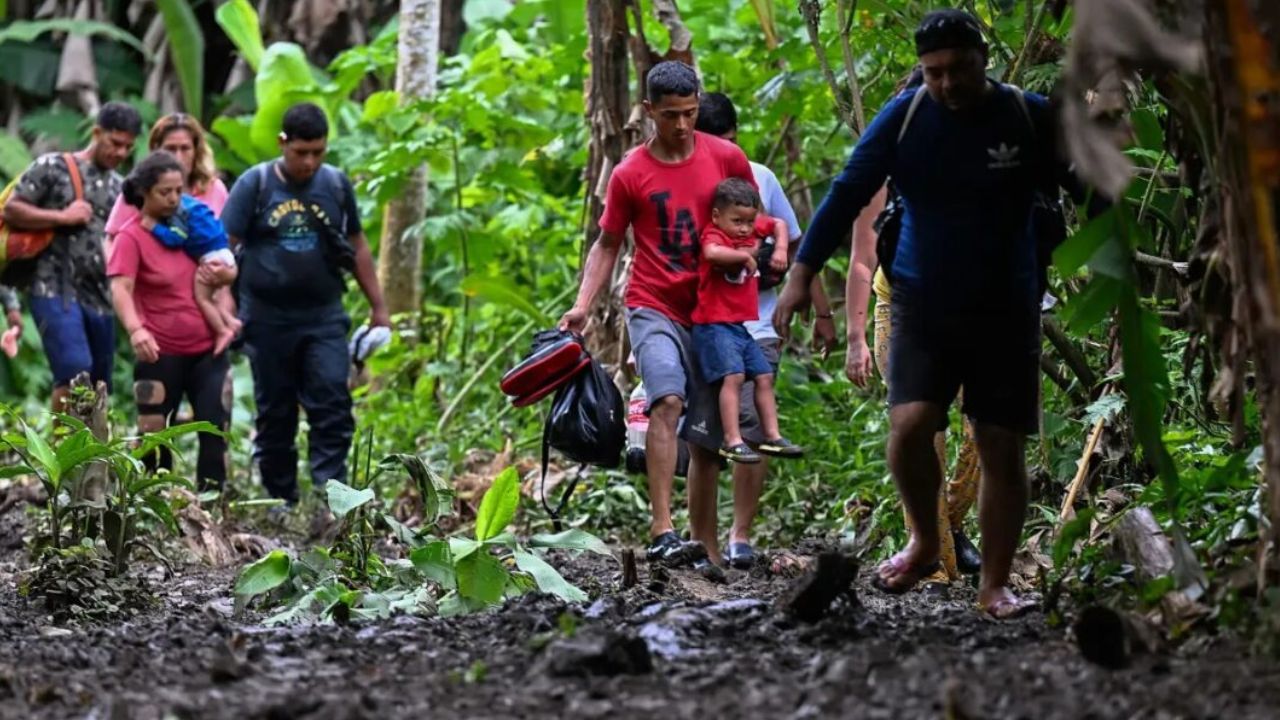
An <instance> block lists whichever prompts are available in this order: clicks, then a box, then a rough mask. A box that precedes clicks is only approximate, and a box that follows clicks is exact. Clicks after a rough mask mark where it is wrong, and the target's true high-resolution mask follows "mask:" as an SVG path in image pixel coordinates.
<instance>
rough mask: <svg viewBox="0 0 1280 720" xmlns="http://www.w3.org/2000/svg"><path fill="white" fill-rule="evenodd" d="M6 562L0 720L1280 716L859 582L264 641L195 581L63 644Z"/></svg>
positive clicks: (1276, 673) (964, 611)
mask: <svg viewBox="0 0 1280 720" xmlns="http://www.w3.org/2000/svg"><path fill="white" fill-rule="evenodd" d="M4 520H6V519H5V518H0V539H9V537H10V535H11V533H7V532H5V530H6V527H5V526H4V525H5V523H4V522H3V521H4ZM12 552H13V549H12V548H9V549H8V552H6V553H5V554H4V559H3V560H0V718H5V719H7V718H101V719H104V720H105V719H108V718H109V719H111V720H117V719H121V720H123V719H131V720H133V719H137V720H150V719H152V718H154V719H156V720H159V719H161V718H170V717H173V718H235V719H236V720H247V719H252V718H272V719H275V718H331V719H334V720H337V719H346V718H391V717H466V718H535V717H548V718H550V717H557V718H558V717H572V718H595V717H599V718H631V717H637V718H640V717H662V718H691V719H696V720H707V719H708V718H720V717H780V718H810V717H852V718H1035V719H1037V720H1038V719H1040V718H1211V717H1230V718H1273V717H1276V710H1275V708H1280V665H1276V664H1271V663H1267V662H1264V661H1261V660H1258V659H1251V658H1247V657H1245V656H1244V654H1243V653H1241V652H1239V651H1238V649H1236V648H1235V647H1234V646H1232V645H1231V644H1230V643H1227V642H1225V641H1221V642H1220V643H1217V644H1215V643H1212V642H1208V643H1200V644H1198V645H1197V647H1196V648H1195V650H1194V651H1192V652H1190V653H1189V654H1188V655H1186V656H1178V655H1173V656H1163V657H1143V658H1139V659H1138V660H1137V662H1136V663H1135V664H1134V665H1133V666H1132V667H1131V668H1129V669H1126V670H1122V671H1117V672H1110V671H1106V670H1103V669H1101V668H1098V667H1096V666H1093V665H1090V664H1089V663H1087V662H1086V661H1084V660H1083V659H1082V658H1081V657H1080V655H1079V653H1078V652H1077V651H1076V650H1075V648H1074V647H1073V646H1072V645H1070V644H1069V643H1068V642H1067V641H1066V640H1065V633H1064V631H1062V630H1055V629H1051V628H1048V627H1046V625H1045V624H1044V620H1043V618H1042V617H1040V616H1031V617H1028V618H1025V619H1022V620H1019V621H1016V622H1009V623H995V622H992V621H987V620H984V619H983V618H981V617H979V616H978V615H977V614H976V613H975V612H973V611H972V610H971V609H970V603H971V601H972V598H971V596H970V595H968V594H966V593H965V592H958V593H954V597H952V598H951V599H937V598H931V597H927V596H924V595H920V594H915V595H910V596H907V597H905V598H886V597H884V596H882V595H879V594H877V593H876V592H875V591H873V590H870V589H869V588H867V586H866V583H865V577H863V578H861V579H860V580H859V582H858V583H857V586H856V588H857V592H858V595H859V600H858V601H854V602H849V601H845V600H841V601H839V603H838V604H837V606H836V608H835V611H834V612H833V613H832V614H831V615H830V616H829V617H827V618H826V619H824V620H822V621H820V622H818V623H816V624H813V625H804V624H799V623H796V622H795V621H792V620H790V619H788V618H786V617H784V616H783V615H780V614H778V613H777V612H775V611H774V610H773V606H772V601H773V600H774V599H775V598H776V596H777V595H778V594H779V593H781V592H782V591H784V590H785V589H786V587H787V585H788V582H789V581H786V580H782V579H776V578H770V577H768V576H767V575H764V574H759V575H756V576H752V575H747V574H743V573H734V574H731V575H730V578H729V583H728V584H725V585H715V584H712V583H708V582H707V581H705V580H703V579H702V578H700V577H697V576H692V575H688V574H683V573H673V574H671V575H670V577H668V578H667V579H666V581H665V582H659V581H660V580H661V578H657V577H653V576H650V574H649V572H648V568H646V567H644V566H643V564H642V565H641V569H640V575H641V583H640V585H639V586H637V587H635V588H632V589H631V590H628V591H626V592H622V593H612V592H606V593H604V594H603V595H602V596H601V598H600V599H599V600H597V601H596V602H595V603H594V604H592V605H590V606H588V607H583V608H568V607H566V606H565V605H564V604H562V603H560V602H558V601H556V600H553V599H550V598H546V597H532V596H530V597H525V598H522V599H520V600H517V601H513V602H510V603H508V604H507V605H506V606H505V607H504V608H502V609H501V610H500V611H498V612H494V613H490V614H484V615H478V616H471V617H464V618H454V619H440V618H432V619H422V618H412V617H402V618H398V619H395V620H391V621H387V622H383V623H378V624H372V625H365V626H361V627H336V626H309V627H287V628H263V627H261V626H258V625H255V624H254V623H253V622H252V620H253V618H245V619H236V618H233V617H232V615H231V601H230V598H229V587H230V584H231V573H229V572H210V571H207V570H201V569H199V568H188V569H186V570H185V571H183V572H181V573H180V574H179V575H178V577H176V578H174V579H171V580H168V581H164V580H162V579H161V580H158V581H157V582H156V586H157V588H158V589H159V590H160V593H161V596H162V604H161V606H160V607H159V608H158V609H155V610H152V611H149V612H146V613H144V614H142V615H141V616H139V617H137V618H135V619H133V620H131V621H129V622H125V623H120V624H117V625H114V626H107V627H94V628H89V629H63V628H51V627H49V626H48V625H47V620H45V619H43V618H42V616H41V615H40V613H39V612H38V608H35V607H33V606H32V605H31V604H30V603H28V601H27V600H26V599H24V598H21V597H19V596H18V595H17V593H16V591H15V585H14V577H15V576H14V571H15V570H16V566H17V564H18V561H15V560H13V559H12V558H13V555H12ZM562 565H563V566H564V569H565V572H566V574H567V575H568V576H569V577H570V578H571V579H573V580H575V581H576V582H578V583H579V584H580V585H581V586H584V587H589V588H590V587H594V588H604V589H609V588H616V587H617V578H618V571H617V568H616V566H615V565H614V564H613V563H610V562H609V561H607V560H605V559H598V558H590V557H583V558H577V559H573V560H571V561H567V562H564V563H562ZM566 615H570V616H572V620H568V619H565V616H566ZM566 628H568V629H571V634H569V635H566V633H565V629H566ZM1184 652H1185V651H1184Z"/></svg>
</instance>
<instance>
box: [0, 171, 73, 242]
mask: <svg viewBox="0 0 1280 720" xmlns="http://www.w3.org/2000/svg"><path fill="white" fill-rule="evenodd" d="M57 162H58V163H62V162H63V161H62V159H61V158H58V160H57ZM56 172H57V171H55V170H54V167H53V163H52V162H51V161H49V160H48V159H47V158H45V159H41V160H38V161H36V162H35V163H33V164H32V165H30V166H29V167H28V168H27V169H26V170H25V171H24V172H23V173H22V177H21V178H20V179H19V180H18V187H17V189H16V190H15V191H14V193H13V195H12V196H11V197H10V198H9V201H8V202H6V203H5V205H4V221H5V222H6V223H8V224H9V225H11V226H13V227H15V228H21V229H23V230H48V229H50V228H57V227H63V226H74V225H84V224H85V223H87V222H89V220H90V219H91V218H92V217H93V206H92V205H90V204H89V203H87V202H85V201H84V200H74V201H72V203H71V204H70V205H68V206H66V207H65V208H57V209H53V210H49V209H45V208H42V207H40V205H41V204H42V203H43V202H44V201H45V200H46V199H47V198H48V195H49V191H50V189H51V188H52V187H53V185H54V181H55V179H56V178H55V174H56Z"/></svg>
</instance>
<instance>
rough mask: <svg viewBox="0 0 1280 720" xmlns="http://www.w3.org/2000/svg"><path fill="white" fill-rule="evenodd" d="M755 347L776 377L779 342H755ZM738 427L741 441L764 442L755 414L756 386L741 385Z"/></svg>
mask: <svg viewBox="0 0 1280 720" xmlns="http://www.w3.org/2000/svg"><path fill="white" fill-rule="evenodd" d="M756 345H759V346H760V350H761V351H762V352H763V353H764V359H765V360H768V361H769V364H770V365H772V366H773V375H774V377H777V376H778V360H779V359H780V358H781V357H782V341H781V340H776V339H774V340H757V341H756ZM738 425H739V426H741V429H742V439H743V440H746V441H747V442H748V443H750V444H752V445H759V444H760V443H762V442H764V441H765V437H764V432H763V430H762V429H761V428H760V415H759V413H757V412H756V384H755V383H753V382H745V383H742V395H741V396H740V397H739V398H738Z"/></svg>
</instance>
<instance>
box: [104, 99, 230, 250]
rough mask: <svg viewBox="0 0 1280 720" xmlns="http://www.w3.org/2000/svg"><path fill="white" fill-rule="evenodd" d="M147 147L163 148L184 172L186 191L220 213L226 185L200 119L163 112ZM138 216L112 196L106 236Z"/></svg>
mask: <svg viewBox="0 0 1280 720" xmlns="http://www.w3.org/2000/svg"><path fill="white" fill-rule="evenodd" d="M147 149H149V150H151V151H152V152H155V151H156V150H164V151H165V152H167V153H169V154H170V155H172V156H173V157H174V158H176V159H177V161H178V163H179V164H181V165H182V168H183V170H184V171H185V173H186V192H187V194H189V195H191V196H192V197H194V198H195V199H197V200H199V201H200V202H202V203H204V204H205V205H208V206H209V209H211V210H213V214H214V215H221V214H222V206H223V205H226V204H227V186H226V185H225V184H223V182H222V180H220V179H219V178H218V175H217V170H216V168H215V167H214V164H213V150H212V149H211V148H210V147H209V143H208V142H207V141H206V139H205V132H204V127H202V126H201V125H200V121H199V120H196V119H195V118H194V117H192V116H190V115H188V114H186V113H173V114H171V115H165V116H164V117H162V118H160V119H159V120H157V121H156V124H155V125H152V126H151V135H150V136H149V137H148V139H147ZM140 217H141V213H139V212H138V209H137V208H135V207H133V206H132V205H130V204H129V203H127V202H125V201H124V198H123V196H122V197H118V198H116V204H115V207H113V208H111V216H110V217H108V218H107V225H106V230H105V232H106V234H107V238H108V239H110V238H114V237H115V236H116V235H118V234H120V232H121V231H122V230H124V229H125V228H126V227H128V226H129V225H130V224H132V223H135V222H137V221H138V219H139V218H140Z"/></svg>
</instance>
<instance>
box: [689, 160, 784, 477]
mask: <svg viewBox="0 0 1280 720" xmlns="http://www.w3.org/2000/svg"><path fill="white" fill-rule="evenodd" d="M770 235H772V236H774V237H775V238H776V242H775V244H774V247H773V252H772V254H771V255H770V257H769V259H768V261H767V264H768V267H767V268H765V270H766V271H768V270H772V271H773V272H778V273H781V272H786V269H787V240H788V238H787V226H786V224H785V223H782V222H779V221H777V220H774V219H773V218H771V217H768V216H766V215H763V214H761V213H760V193H758V192H756V189H755V188H754V187H753V186H752V185H751V183H749V182H747V181H746V180H743V179H742V178H729V179H728V180H725V181H724V182H722V183H720V184H719V185H717V186H716V194H715V199H714V200H713V201H712V207H711V224H710V225H708V226H707V227H706V228H705V229H704V230H703V231H702V265H701V266H700V267H699V268H698V306H697V307H696V308H694V310H693V332H692V336H693V344H694V347H695V348H697V350H696V352H695V353H694V354H695V356H696V357H697V359H698V369H699V371H701V374H702V378H703V380H705V381H706V382H709V383H714V384H716V385H718V386H719V388H720V389H719V392H718V395H719V403H718V405H719V408H720V424H721V425H722V426H723V427H724V444H723V445H721V446H720V455H721V456H722V457H725V458H728V459H729V460H732V461H733V462H737V463H748V464H752V463H758V462H760V455H759V454H758V453H756V451H755V450H753V449H752V448H751V446H750V445H748V444H746V443H745V442H743V440H742V430H741V427H740V426H739V425H738V410H739V406H740V404H739V396H740V395H741V394H742V385H743V383H745V382H747V381H748V380H750V381H751V382H752V383H754V385H755V387H754V388H753V392H754V399H755V405H756V410H757V413H758V414H759V416H760V428H761V432H762V434H763V436H764V439H763V441H762V442H761V443H760V452H762V453H764V454H765V455H772V456H775V457H800V456H801V455H802V454H804V453H803V451H802V450H801V449H800V447H799V446H797V445H795V444H794V443H792V442H791V441H790V440H787V439H786V438H784V437H782V431H781V430H779V429H778V406H777V403H776V402H775V401H774V397H773V365H772V364H770V363H769V360H768V358H766V357H765V356H764V351H763V350H761V349H760V346H759V345H757V344H756V341H755V340H753V339H752V337H751V333H750V332H748V331H747V326H746V325H745V324H744V323H747V322H749V321H755V320H758V319H760V293H759V283H758V282H757V278H758V277H759V275H760V272H759V270H758V268H757V259H756V254H757V253H758V252H759V249H760V241H759V239H760V238H761V237H767V236H770ZM761 262H763V260H761Z"/></svg>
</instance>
